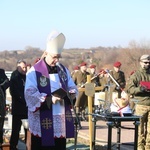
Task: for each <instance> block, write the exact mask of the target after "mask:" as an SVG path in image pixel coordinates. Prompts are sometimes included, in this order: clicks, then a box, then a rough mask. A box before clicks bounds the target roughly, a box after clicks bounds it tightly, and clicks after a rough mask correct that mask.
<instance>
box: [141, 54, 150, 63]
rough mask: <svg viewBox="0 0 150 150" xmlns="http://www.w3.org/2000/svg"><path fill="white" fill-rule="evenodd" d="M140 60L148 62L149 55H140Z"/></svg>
mask: <svg viewBox="0 0 150 150" xmlns="http://www.w3.org/2000/svg"><path fill="white" fill-rule="evenodd" d="M140 60H142V61H143V60H144V61H147V60H148V61H149V60H150V55H148V54H145V55H142V56H141V57H140Z"/></svg>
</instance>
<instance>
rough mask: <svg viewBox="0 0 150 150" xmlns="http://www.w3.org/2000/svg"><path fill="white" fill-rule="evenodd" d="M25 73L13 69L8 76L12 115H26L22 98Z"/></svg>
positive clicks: (25, 107)
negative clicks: (9, 76)
mask: <svg viewBox="0 0 150 150" xmlns="http://www.w3.org/2000/svg"><path fill="white" fill-rule="evenodd" d="M25 80H26V75H23V74H21V73H20V72H19V71H18V70H15V71H14V72H13V73H12V74H11V78H10V94H11V96H12V115H23V116H26V117H27V106H26V101H25V98H24V86H25Z"/></svg>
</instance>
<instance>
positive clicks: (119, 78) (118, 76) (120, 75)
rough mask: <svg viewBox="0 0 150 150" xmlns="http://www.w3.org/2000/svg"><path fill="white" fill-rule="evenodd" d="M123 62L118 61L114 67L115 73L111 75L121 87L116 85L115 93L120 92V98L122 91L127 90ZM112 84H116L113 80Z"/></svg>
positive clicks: (112, 72)
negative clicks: (122, 68) (122, 69)
mask: <svg viewBox="0 0 150 150" xmlns="http://www.w3.org/2000/svg"><path fill="white" fill-rule="evenodd" d="M121 65H122V64H121V62H119V61H117V62H115V63H114V65H113V71H111V72H110V75H111V76H112V77H113V78H114V80H115V81H116V82H117V83H118V84H119V85H120V87H118V86H117V85H115V87H114V90H113V91H114V92H118V97H119V98H120V97H121V91H122V90H121V89H124V88H125V85H126V80H125V75H124V72H123V71H121ZM111 82H114V81H113V80H111Z"/></svg>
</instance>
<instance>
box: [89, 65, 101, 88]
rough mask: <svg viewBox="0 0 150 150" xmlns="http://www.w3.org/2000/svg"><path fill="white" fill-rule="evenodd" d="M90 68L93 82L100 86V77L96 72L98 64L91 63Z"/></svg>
mask: <svg viewBox="0 0 150 150" xmlns="http://www.w3.org/2000/svg"><path fill="white" fill-rule="evenodd" d="M89 69H90V71H89V73H90V75H91V82H92V83H94V86H99V77H98V74H97V73H96V65H90V67H89Z"/></svg>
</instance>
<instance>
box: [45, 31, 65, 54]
mask: <svg viewBox="0 0 150 150" xmlns="http://www.w3.org/2000/svg"><path fill="white" fill-rule="evenodd" d="M65 41H66V38H65V36H64V34H63V33H59V32H58V31H52V32H51V33H50V34H49V35H48V38H47V45H46V51H47V52H49V53H52V54H61V52H62V50H63V47H64V44H65Z"/></svg>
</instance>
